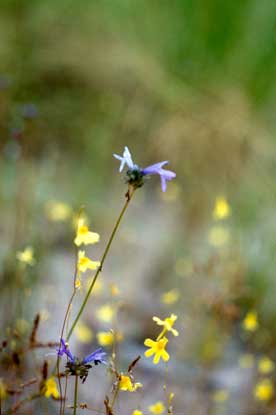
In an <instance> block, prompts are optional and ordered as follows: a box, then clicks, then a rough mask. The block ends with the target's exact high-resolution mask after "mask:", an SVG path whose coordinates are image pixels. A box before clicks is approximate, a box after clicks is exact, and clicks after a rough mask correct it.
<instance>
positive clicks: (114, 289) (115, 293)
mask: <svg viewBox="0 0 276 415" xmlns="http://www.w3.org/2000/svg"><path fill="white" fill-rule="evenodd" d="M110 293H111V295H112V297H117V296H118V295H119V294H120V289H119V287H118V286H117V285H116V284H114V283H113V282H112V283H111V284H110Z"/></svg>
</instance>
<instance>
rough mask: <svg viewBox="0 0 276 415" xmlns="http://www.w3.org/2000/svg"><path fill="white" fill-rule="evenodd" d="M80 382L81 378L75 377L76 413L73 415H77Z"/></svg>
mask: <svg viewBox="0 0 276 415" xmlns="http://www.w3.org/2000/svg"><path fill="white" fill-rule="evenodd" d="M78 380H79V376H78V375H76V376H75V392H74V413H73V415H77V406H78Z"/></svg>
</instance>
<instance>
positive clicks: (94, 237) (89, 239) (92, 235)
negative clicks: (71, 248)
mask: <svg viewBox="0 0 276 415" xmlns="http://www.w3.org/2000/svg"><path fill="white" fill-rule="evenodd" d="M99 239H100V235H99V234H98V233H96V232H90V231H89V229H88V226H86V225H85V224H84V220H83V218H81V219H79V221H78V229H77V236H76V238H75V240H74V243H75V244H76V245H77V246H80V245H82V244H84V245H89V244H95V243H97V242H99Z"/></svg>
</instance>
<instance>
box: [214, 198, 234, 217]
mask: <svg viewBox="0 0 276 415" xmlns="http://www.w3.org/2000/svg"><path fill="white" fill-rule="evenodd" d="M230 214H231V208H230V206H229V204H228V202H227V200H226V199H225V197H223V196H218V197H217V198H216V201H215V207H214V210H213V217H214V219H218V220H219V219H225V218H227V217H228V216H230Z"/></svg>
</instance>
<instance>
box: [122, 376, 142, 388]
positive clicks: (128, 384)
mask: <svg viewBox="0 0 276 415" xmlns="http://www.w3.org/2000/svg"><path fill="white" fill-rule="evenodd" d="M142 386H143V385H142V383H140V382H136V383H133V382H132V380H131V379H130V376H125V375H120V384H119V388H120V390H121V391H128V392H135V391H136V390H137V389H138V388H141V387H142Z"/></svg>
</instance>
